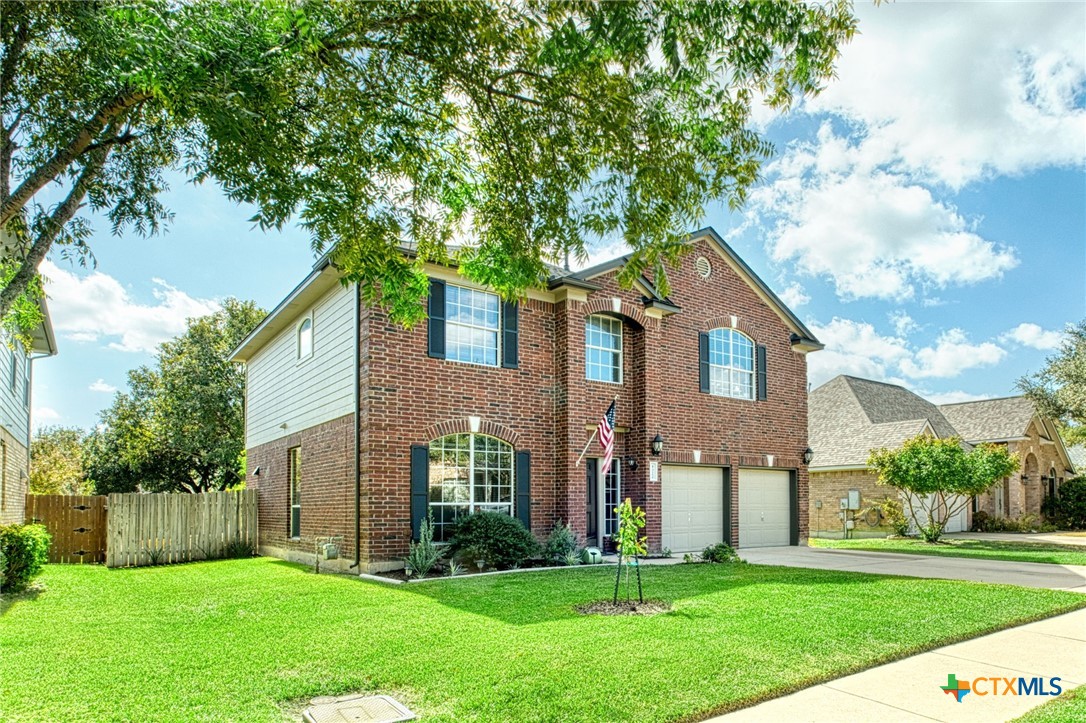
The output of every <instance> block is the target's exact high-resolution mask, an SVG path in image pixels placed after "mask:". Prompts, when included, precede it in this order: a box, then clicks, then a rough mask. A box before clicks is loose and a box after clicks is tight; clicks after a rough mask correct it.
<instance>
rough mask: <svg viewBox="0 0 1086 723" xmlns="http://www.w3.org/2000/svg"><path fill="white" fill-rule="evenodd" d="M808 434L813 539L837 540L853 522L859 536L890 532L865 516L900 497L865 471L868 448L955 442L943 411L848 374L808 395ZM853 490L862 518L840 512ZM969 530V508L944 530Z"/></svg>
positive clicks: (897, 388) (896, 388)
mask: <svg viewBox="0 0 1086 723" xmlns="http://www.w3.org/2000/svg"><path fill="white" fill-rule="evenodd" d="M809 429H810V442H811V449H812V450H813V451H814V458H813V459H812V460H811V464H810V475H811V480H810V510H809V515H810V526H811V536H812V537H840V536H842V535H843V533H844V530H845V520H846V519H849V520H851V519H853V518H855V529H854V530H853V532H852V534H853V535H854V536H856V537H862V536H865V535H875V534H878V535H885V534H886V533H887V532H889V528H886V527H882V526H880V524H879V520H878V517H877V516H874V515H869V514H864V511H865V510H868V509H870V507H871V506H872V505H873V504H874V503H876V502H879V501H881V500H885V499H888V498H897V497H898V495H897V493H896V492H895V491H894V490H893V489H892V488H890V487H887V486H885V485H879V484H878V474H877V473H876V472H875V471H874V470H873V469H871V468H870V467H868V465H867V460H868V457H870V455H871V450H872V449H879V448H881V447H886V448H888V449H893V448H895V447H900V446H901V445H902V444H903V443H904V442H905V440H907V439H910V438H912V437H915V436H917V435H919V434H930V435H932V436H934V437H938V438H945V437H953V436H956V432H955V430H954V427H953V426H951V424H950V422H948V421H947V419H946V417H945V416H944V415H943V413H942V411H940V409H939V407H936V406H935V405H934V404H932V403H931V402H929V401H927V400H926V399H923V398H921V397H918V396H917V395H915V394H913V393H912V392H910V391H909V390H908V389H905V388H904V387H900V386H898V385H896V384H885V383H883V382H875V381H871V380H870V379H860V378H857V377H850V376H844V375H842V376H838V377H834V378H833V379H831V380H830V381H828V382H826V383H825V384H823V385H822V386H820V387H818V388H817V389H815V390H814V391H812V392H811V394H810V413H809ZM850 490H857V491H859V493H860V511H859V512H855V511H853V512H843V511H842V510H841V507H840V500H841V499H846V498H848V495H849V491H850ZM906 514H907V510H906ZM872 523H874V524H872ZM967 529H969V521H968V509H963V511H962V512H961V513H960V514H958V515H956V516H955V517H954V518H952V519H951V520H950V521H949V522H948V524H947V531H948V532H961V531H963V530H967Z"/></svg>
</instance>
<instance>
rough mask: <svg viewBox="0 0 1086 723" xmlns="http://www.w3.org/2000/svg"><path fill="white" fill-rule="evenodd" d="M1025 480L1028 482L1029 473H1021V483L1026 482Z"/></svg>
mask: <svg viewBox="0 0 1086 723" xmlns="http://www.w3.org/2000/svg"><path fill="white" fill-rule="evenodd" d="M1027 482H1029V475H1028V474H1024V475H1022V484H1026V483H1027Z"/></svg>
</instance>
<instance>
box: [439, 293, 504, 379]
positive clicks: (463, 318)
mask: <svg viewBox="0 0 1086 723" xmlns="http://www.w3.org/2000/svg"><path fill="white" fill-rule="evenodd" d="M499 308H500V304H499V303H498V296H497V294H488V293H486V292H485V291H477V290H475V289H466V288H464V287H462V286H453V285H452V284H449V285H447V286H446V287H445V334H446V340H445V358H446V359H453V360H455V361H462V362H468V363H470V364H486V365H488V366H497V365H498V336H499V334H498V316H499V312H498V310H499Z"/></svg>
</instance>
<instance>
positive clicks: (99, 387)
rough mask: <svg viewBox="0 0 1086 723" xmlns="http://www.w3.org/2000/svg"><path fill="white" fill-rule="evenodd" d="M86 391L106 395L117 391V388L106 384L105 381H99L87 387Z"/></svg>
mask: <svg viewBox="0 0 1086 723" xmlns="http://www.w3.org/2000/svg"><path fill="white" fill-rule="evenodd" d="M87 389H89V390H91V391H92V392H104V393H106V394H112V393H113V392H115V391H117V387H115V386H113V385H112V384H109V383H107V382H106V380H105V379H99V380H98V381H96V382H94V383H93V384H91V385H90V386H89V387H87Z"/></svg>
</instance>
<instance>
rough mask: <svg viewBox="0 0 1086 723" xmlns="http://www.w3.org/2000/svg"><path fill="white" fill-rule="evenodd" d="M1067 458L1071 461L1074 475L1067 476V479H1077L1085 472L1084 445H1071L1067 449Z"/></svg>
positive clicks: (1085, 455) (1085, 454) (1085, 446)
mask: <svg viewBox="0 0 1086 723" xmlns="http://www.w3.org/2000/svg"><path fill="white" fill-rule="evenodd" d="M1067 456H1068V458H1069V459H1070V460H1071V469H1073V470H1074V474H1070V475H1067V479H1070V478H1072V477H1079V476H1081V475H1082V471H1083V470H1086V444H1072V445H1071V446H1070V447H1067Z"/></svg>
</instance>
